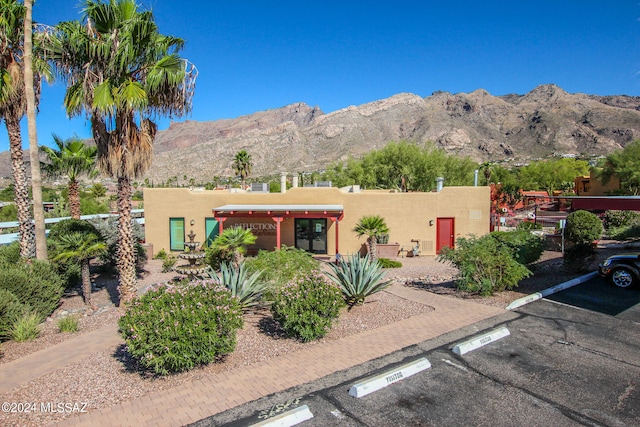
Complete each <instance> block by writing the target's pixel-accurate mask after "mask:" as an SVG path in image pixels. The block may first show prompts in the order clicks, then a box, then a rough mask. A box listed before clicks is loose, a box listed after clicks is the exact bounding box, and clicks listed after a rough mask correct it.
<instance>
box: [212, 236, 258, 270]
mask: <svg viewBox="0 0 640 427" xmlns="http://www.w3.org/2000/svg"><path fill="white" fill-rule="evenodd" d="M256 239H257V237H256V236H255V235H254V234H253V233H252V232H251V230H246V229H244V228H241V227H231V228H225V229H224V230H223V231H222V233H220V234H219V235H218V236H217V237H216V238H215V240H214V241H213V243H212V246H214V247H216V248H218V249H220V250H221V251H224V252H227V253H229V252H231V253H233V260H232V264H233V265H234V266H235V267H236V268H239V266H240V264H242V260H243V255H244V253H245V252H246V251H247V246H248V245H252V244H254V243H255V242H256Z"/></svg>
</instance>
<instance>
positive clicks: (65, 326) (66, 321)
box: [58, 316, 78, 332]
mask: <svg viewBox="0 0 640 427" xmlns="http://www.w3.org/2000/svg"><path fill="white" fill-rule="evenodd" d="M58 330H59V331H60V332H77V331H78V318H77V317H75V316H67V317H63V318H62V319H60V320H58Z"/></svg>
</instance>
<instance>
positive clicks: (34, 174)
mask: <svg viewBox="0 0 640 427" xmlns="http://www.w3.org/2000/svg"><path fill="white" fill-rule="evenodd" d="M33 1H34V0H25V1H24V7H25V18H24V57H23V61H24V84H25V89H24V93H25V98H26V107H27V122H28V129H29V159H30V163H31V192H32V194H33V218H34V225H35V230H34V231H35V242H36V259H39V260H46V259H47V235H46V231H45V225H44V205H43V203H42V175H41V173H40V162H39V160H38V151H39V150H38V133H37V128H36V91H35V86H34V79H33V69H34V67H33V19H32V16H33Z"/></svg>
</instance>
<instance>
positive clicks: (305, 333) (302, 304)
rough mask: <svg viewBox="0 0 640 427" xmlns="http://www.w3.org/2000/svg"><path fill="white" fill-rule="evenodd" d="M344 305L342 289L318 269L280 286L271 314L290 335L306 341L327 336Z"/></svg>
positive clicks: (274, 296)
mask: <svg viewBox="0 0 640 427" xmlns="http://www.w3.org/2000/svg"><path fill="white" fill-rule="evenodd" d="M343 306H344V300H343V299H342V293H341V292H340V289H338V288H337V287H335V286H333V285H331V284H330V283H329V282H328V281H327V280H326V279H325V278H324V276H322V275H321V274H319V273H317V272H314V273H312V274H311V275H309V276H307V277H302V278H300V279H298V280H297V281H295V282H292V283H289V284H287V285H285V286H282V287H281V288H280V289H278V290H277V291H276V292H275V293H274V295H273V303H272V304H271V313H272V314H273V318H274V319H275V320H276V321H277V322H278V323H279V324H280V326H282V329H283V330H284V332H285V333H286V334H287V336H289V337H291V338H295V339H298V340H300V341H304V342H306V341H312V340H315V339H318V338H321V337H323V336H325V335H326V333H327V332H328V331H329V329H330V328H331V324H332V323H333V321H334V320H335V319H337V318H338V315H339V314H340V308H342V307H343Z"/></svg>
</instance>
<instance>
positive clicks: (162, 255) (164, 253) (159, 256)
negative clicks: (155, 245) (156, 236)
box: [153, 249, 168, 259]
mask: <svg viewBox="0 0 640 427" xmlns="http://www.w3.org/2000/svg"><path fill="white" fill-rule="evenodd" d="M167 256H168V255H167V251H165V250H164V249H160V250H159V251H158V252H157V253H156V256H154V257H153V259H167Z"/></svg>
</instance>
